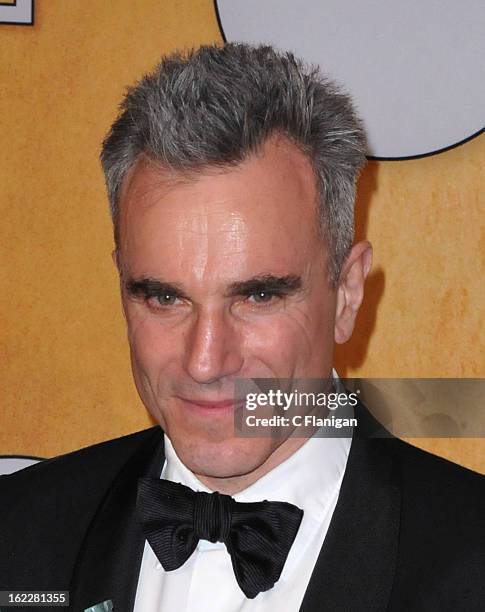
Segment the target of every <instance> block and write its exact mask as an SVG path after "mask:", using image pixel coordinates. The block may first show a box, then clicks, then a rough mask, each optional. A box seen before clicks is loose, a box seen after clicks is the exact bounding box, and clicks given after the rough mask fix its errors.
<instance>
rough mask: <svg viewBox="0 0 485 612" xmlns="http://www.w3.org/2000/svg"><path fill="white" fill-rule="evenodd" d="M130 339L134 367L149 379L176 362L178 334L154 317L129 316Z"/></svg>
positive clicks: (178, 343)
mask: <svg viewBox="0 0 485 612" xmlns="http://www.w3.org/2000/svg"><path fill="white" fill-rule="evenodd" d="M128 340H129V343H130V350H131V358H132V362H133V365H134V367H135V368H136V370H137V371H138V372H139V373H140V374H143V375H144V376H145V377H147V378H148V379H153V378H157V377H158V375H159V374H161V373H162V372H164V371H166V370H167V369H168V368H169V367H170V365H171V364H174V363H175V362H176V359H175V353H176V351H177V346H179V345H180V342H179V341H178V340H177V334H176V333H175V332H174V330H173V329H169V328H167V327H164V326H163V325H161V324H160V322H159V321H157V320H156V318H154V317H150V316H149V315H145V316H143V315H137V314H134V315H131V316H129V317H128ZM152 382H153V381H152Z"/></svg>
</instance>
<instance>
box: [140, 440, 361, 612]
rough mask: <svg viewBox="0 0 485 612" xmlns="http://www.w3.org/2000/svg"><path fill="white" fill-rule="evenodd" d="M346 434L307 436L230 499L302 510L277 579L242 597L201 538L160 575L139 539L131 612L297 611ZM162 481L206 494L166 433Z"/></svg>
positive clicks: (224, 556) (217, 548) (214, 547)
mask: <svg viewBox="0 0 485 612" xmlns="http://www.w3.org/2000/svg"><path fill="white" fill-rule="evenodd" d="M350 444H351V439H350V438H318V437H312V438H310V439H308V440H307V441H306V442H305V443H304V444H303V445H302V446H301V447H300V448H299V449H298V450H297V451H296V452H295V453H294V454H293V455H291V456H290V457H289V458H288V459H286V460H285V461H284V462H283V463H281V464H280V465H278V466H277V467H275V468H274V469H273V470H271V471H270V472H268V473H267V474H265V475H264V476H263V477H262V478H260V479H259V480H258V481H256V482H255V483H253V484H252V485H251V486H249V487H248V488H247V489H245V490H244V491H241V492H240V493H236V494H235V495H233V497H234V499H235V500H236V501H240V502H256V501H262V500H264V499H267V500H270V501H285V502H289V503H291V504H295V505H296V506H298V507H299V508H301V509H302V510H303V512H304V514H303V519H302V522H301V525H300V528H299V530H298V533H297V536H296V538H295V541H294V542H293V545H292V547H291V549H290V552H289V554H288V557H287V560H286V563H285V566H284V568H283V571H282V573H281V577H280V579H279V581H278V582H277V583H276V584H275V586H274V587H273V588H272V589H270V590H269V591H264V592H262V593H259V594H258V595H257V596H256V597H255V598H254V599H247V598H246V596H245V595H244V593H243V592H242V591H241V589H240V587H239V585H238V584H237V582H236V579H235V577H234V572H233V569H232V565H231V558H230V556H229V553H228V552H227V550H226V547H225V544H223V543H222V542H216V543H211V542H209V541H207V540H200V541H199V544H198V546H197V548H196V549H195V551H194V552H193V554H192V555H191V556H190V558H189V559H188V560H187V561H186V562H185V563H184V565H182V567H180V568H178V569H177V570H173V571H171V572H166V571H165V570H164V569H163V567H162V566H161V564H160V563H159V561H158V559H157V558H156V556H155V554H154V552H153V550H152V548H151V546H150V545H149V544H148V542H145V548H144V552H143V558H142V563H141V569H140V575H139V579H138V587H137V591H136V599H135V608H134V610H135V612H175V611H176V612H207V610H210V611H211V612H262V611H264V612H267V611H268V610H278V611H281V612H293V611H295V612H296V611H298V610H299V609H300V606H301V603H302V601H303V597H304V595H305V591H306V588H307V586H308V583H309V580H310V576H311V574H312V571H313V568H314V566H315V563H316V561H317V557H318V555H319V553H320V549H321V548H322V545H323V542H324V540H325V536H326V534H327V530H328V526H329V524H330V520H331V518H332V514H333V511H334V509H335V505H336V503H337V499H338V496H339V492H340V485H341V483H342V478H343V475H344V472H345V467H346V464H347V458H348V454H349V450H350ZM165 457H166V459H165V464H164V467H163V470H162V474H161V478H165V479H167V480H171V481H173V482H180V483H182V484H184V485H186V486H188V487H190V488H191V489H193V490H195V491H207V492H211V491H210V489H208V488H207V487H206V486H205V485H204V484H202V483H201V482H200V481H199V480H198V479H197V478H196V477H195V476H194V474H193V473H192V472H191V471H190V470H188V469H187V468H186V467H185V465H183V463H182V462H181V461H180V459H179V458H178V457H177V455H176V453H175V451H174V448H173V446H172V444H171V442H170V440H169V438H168V437H167V436H165Z"/></svg>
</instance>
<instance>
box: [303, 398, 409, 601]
mask: <svg viewBox="0 0 485 612" xmlns="http://www.w3.org/2000/svg"><path fill="white" fill-rule="evenodd" d="M362 410H364V411H365V414H364V417H363V421H362V422H364V421H365V425H364V427H363V429H367V427H370V429H371V431H375V427H374V424H375V423H376V422H375V421H374V419H373V417H370V415H369V414H368V413H367V411H366V410H365V408H363V407H362V406H361V407H360V413H361V414H362ZM357 415H358V416H359V412H357ZM369 417H370V418H369ZM360 424H361V421H360V420H359V426H360ZM392 444H393V440H392V439H370V438H368V437H366V435H364V432H363V431H362V430H361V432H360V435H358V436H354V439H353V440H352V446H351V449H350V454H349V458H348V462H347V468H346V472H345V475H344V479H343V481H342V487H341V489H340V495H339V499H338V502H337V506H336V508H335V512H334V514H333V517H332V521H331V523H330V527H329V530H328V533H327V536H326V538H325V542H324V544H323V547H322V550H321V551H320V555H319V557H318V560H317V563H316V565H315V568H314V570H313V573H312V576H311V579H310V582H309V585H308V588H307V591H306V593H305V597H304V599H303V602H302V605H301V608H300V612H316V611H318V612H320V610H332V612H355V611H357V610H358V611H359V612H364V611H369V612H370V611H372V612H380V611H382V610H386V608H387V604H388V601H389V598H390V594H391V589H392V583H393V578H394V572H395V565H396V556H397V544H398V537H399V517H400V510H401V489H400V484H399V477H398V473H397V469H396V466H395V465H394V461H393V458H392V452H391V447H392Z"/></svg>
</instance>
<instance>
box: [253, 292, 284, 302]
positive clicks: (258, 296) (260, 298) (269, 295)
mask: <svg viewBox="0 0 485 612" xmlns="http://www.w3.org/2000/svg"><path fill="white" fill-rule="evenodd" d="M275 297H279V296H278V295H277V294H276V293H274V292H272V291H256V292H255V293H251V295H249V296H248V299H249V301H251V302H254V303H255V304H268V303H269V302H271V301H272V300H273V298H275Z"/></svg>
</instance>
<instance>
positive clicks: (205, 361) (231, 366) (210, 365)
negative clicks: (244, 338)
mask: <svg viewBox="0 0 485 612" xmlns="http://www.w3.org/2000/svg"><path fill="white" fill-rule="evenodd" d="M242 364H243V354H242V347H241V341H240V338H239V334H238V333H237V330H236V329H235V327H234V322H233V321H231V320H230V315H229V314H227V313H225V312H220V311H219V312H215V311H210V312H209V311H207V310H206V311H202V310H201V311H199V312H198V313H197V316H196V318H195V319H194V321H193V322H192V326H191V328H190V330H189V333H188V334H187V336H186V345H185V368H186V371H187V372H188V374H189V375H190V376H191V377H192V379H193V380H194V381H196V382H198V383H201V384H203V383H211V382H215V381H217V380H219V379H221V378H223V377H227V376H231V375H234V374H237V372H239V371H240V369H241V367H242Z"/></svg>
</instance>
